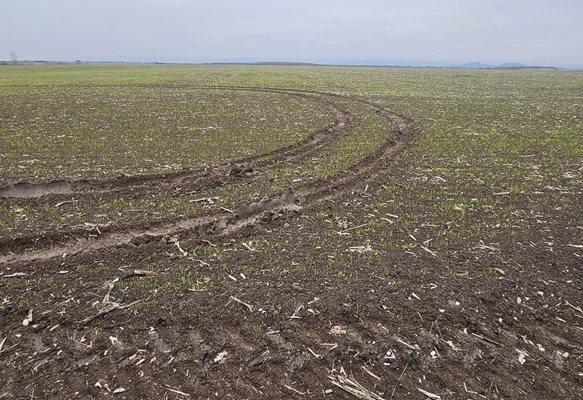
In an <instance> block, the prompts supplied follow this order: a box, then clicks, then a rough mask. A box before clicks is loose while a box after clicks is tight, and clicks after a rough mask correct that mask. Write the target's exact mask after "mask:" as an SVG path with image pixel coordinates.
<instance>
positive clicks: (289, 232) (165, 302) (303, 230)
mask: <svg viewBox="0 0 583 400" xmlns="http://www.w3.org/2000/svg"><path fill="white" fill-rule="evenodd" d="M239 89H240V90H251V89H245V88H239ZM253 90H257V89H253ZM263 90H271V91H276V90H278V89H263ZM286 92H288V93H292V94H293V95H297V96H318V95H319V94H318V93H304V92H300V91H289V90H288V91H286ZM320 95H321V94H320ZM326 96H327V98H328V99H331V98H332V99H333V98H335V97H337V98H341V97H343V96H340V95H329V94H326ZM317 98H320V97H317ZM352 100H354V101H360V100H358V99H352ZM320 101H327V102H328V103H329V105H330V107H332V109H333V110H335V112H336V114H337V120H336V122H335V123H334V124H333V126H330V127H327V128H326V129H324V130H321V131H318V132H316V133H314V134H312V135H310V136H309V137H308V139H306V140H305V141H303V142H302V143H298V144H297V145H294V146H290V147H288V148H284V149H280V150H278V151H276V152H272V153H270V154H266V155H262V156H257V157H253V158H249V159H245V160H240V161H238V162H236V163H232V164H229V165H224V166H217V167H215V168H213V169H211V170H208V171H194V172H193V171H187V172H184V173H179V174H175V175H164V176H141V177H124V178H119V179H114V180H110V181H103V182H89V183H83V184H79V183H74V182H57V183H48V184H37V185H31V184H19V185H14V186H13V187H10V188H5V189H3V192H2V195H3V196H4V197H9V198H7V199H4V201H5V202H10V201H12V200H11V199H10V198H11V197H14V196H21V197H34V196H37V195H38V196H42V198H41V199H40V200H39V201H51V202H54V201H66V200H67V199H68V198H70V197H71V196H70V194H71V193H74V194H75V199H76V200H78V201H83V196H84V195H87V196H90V195H91V193H92V192H95V191H99V193H100V195H101V196H104V195H105V196H112V197H115V196H118V195H119V194H120V193H123V192H124V191H130V190H131V191H132V194H133V195H136V196H148V195H149V194H151V193H155V192H156V191H157V190H171V188H172V187H173V186H174V185H176V184H177V182H183V181H188V182H190V183H189V190H190V189H193V188H197V187H199V186H200V187H204V186H205V185H206V186H214V185H228V184H230V183H232V182H234V181H238V180H242V179H246V177H248V176H251V175H253V173H254V171H256V170H258V169H261V170H265V169H267V168H271V167H274V166H275V165H277V164H278V163H279V162H281V161H284V160H289V159H292V158H294V157H304V156H305V155H306V154H309V153H311V152H313V153H317V152H318V151H319V149H320V148H321V146H324V145H325V144H326V142H327V141H328V140H332V139H333V137H335V136H336V135H340V134H342V132H343V130H344V129H345V127H346V126H347V125H348V124H350V123H351V116H350V113H349V112H348V111H346V110H343V109H341V107H339V106H336V105H335V104H334V103H333V101H331V100H320ZM363 103H366V104H367V107H369V108H370V112H373V113H378V114H379V115H382V116H384V117H385V118H386V121H387V134H388V135H387V141H386V142H385V144H384V145H383V146H381V147H380V148H378V149H377V150H376V151H374V152H373V153H371V154H369V155H367V156H366V157H364V158H363V159H362V160H360V161H359V162H357V163H355V164H354V165H353V166H352V167H351V168H349V169H347V170H346V171H345V172H344V173H343V174H341V175H338V176H336V177H334V178H333V179H329V180H317V181H313V182H309V183H306V184H301V183H298V184H297V185H296V186H294V187H293V188H290V189H286V190H285V191H283V193H282V191H280V192H279V193H280V194H279V195H278V196H273V197H271V198H264V199H261V200H257V201H256V202H253V203H241V204H238V205H235V206H233V210H228V209H226V210H222V211H220V212H218V213H209V214H208V215H204V216H201V217H198V218H190V219H189V218H186V219H181V218H178V219H176V220H171V221H163V222H160V223H156V224H152V223H150V222H148V221H143V223H141V224H137V225H132V226H116V227H112V228H111V229H109V230H106V231H102V232H101V231H100V232H98V233H95V232H93V234H92V235H87V234H86V232H85V233H80V232H78V231H76V230H75V229H73V228H72V229H71V230H70V231H59V232H57V233H55V235H54V236H52V237H48V238H47V237H42V238H41V237H27V238H23V239H20V240H17V241H7V242H6V243H4V244H3V246H2V247H1V251H2V253H1V255H0V280H1V281H0V282H2V286H0V290H1V293H0V300H2V299H3V301H4V307H3V308H2V309H1V310H0V327H1V328H0V343H1V344H0V398H23V399H24V398H37V399H40V398H47V399H49V398H63V399H64V398H120V399H123V398H127V399H143V398H177V399H179V398H237V399H238V398H242V399H243V398H269V399H282V398H313V397H315V398H334V399H342V398H346V399H351V398H363V399H378V398H382V399H405V398H406V399H409V398H411V399H427V398H431V397H430V396H431V395H432V394H433V395H434V396H441V398H443V399H480V398H494V399H522V398H529V399H547V398H553V397H554V398H561V399H577V398H581V395H582V393H583V392H582V387H583V386H582V384H583V368H582V365H583V330H582V328H581V327H580V326H581V320H582V319H583V311H582V310H581V309H580V308H579V306H580V305H581V304H583V293H582V292H581V288H580V286H578V285H577V284H573V283H577V282H581V278H582V276H581V268H580V267H581V266H582V262H581V259H582V258H581V257H582V256H581V251H580V250H579V249H578V248H576V247H571V248H569V247H561V248H557V249H555V251H554V252H552V253H549V252H548V251H546V250H545V249H543V248H541V247H537V246H536V245H534V246H533V244H535V243H538V236H537V232H529V233H528V234H527V235H526V236H525V237H523V238H520V240H519V241H518V242H516V241H515V242H512V243H511V242H504V241H502V242H500V243H487V244H484V243H482V244H476V243H468V242H467V241H465V240H464V238H463V237H460V238H459V239H457V241H452V242H450V243H448V244H447V246H444V247H440V248H433V249H431V250H430V249H429V248H427V246H426V245H421V244H419V245H418V247H416V250H415V251H409V252H403V251H395V252H393V253H383V254H382V256H379V255H378V251H377V250H376V249H375V244H376V243H380V242H383V241H384V240H387V238H390V240H394V241H398V240H401V239H402V238H404V237H405V238H406V237H408V236H411V237H414V235H413V234H412V232H409V231H408V230H406V229H398V228H397V227H396V226H394V225H390V226H388V227H384V228H379V229H378V230H376V231H374V232H373V233H372V234H371V235H370V236H369V240H370V243H366V242H365V243H363V242H361V241H360V237H359V233H358V232H359V225H360V224H357V223H356V222H355V221H367V220H368V219H370V218H371V214H370V211H368V210H367V208H366V206H367V205H370V204H373V203H374V202H379V201H384V200H386V198H384V199H383V197H382V195H381V189H382V186H383V185H384V184H387V183H392V184H396V185H402V184H404V183H405V178H404V175H405V172H404V171H407V169H408V168H412V167H413V166H414V165H415V163H416V162H417V161H418V160H415V159H412V158H411V157H406V156H403V155H402V150H403V149H404V148H405V147H406V146H407V144H408V143H410V141H411V140H413V139H414V137H415V135H416V134H417V129H416V128H415V125H414V123H413V121H411V120H409V119H407V118H405V117H403V116H399V115H396V114H394V113H392V112H391V111H389V110H387V109H385V108H382V107H380V106H377V105H374V104H371V103H367V102H363ZM17 188H18V189H17ZM57 188H59V189H57ZM279 189H281V190H283V189H284V188H279ZM412 206H415V207H418V208H427V210H428V212H429V210H430V207H431V206H430V205H427V204H423V203H419V204H415V205H412ZM339 211H341V212H348V213H349V214H348V215H349V218H347V217H340V216H338V212H339ZM581 211H582V212H583V210H581ZM316 216H324V217H323V218H318V217H316ZM389 218H393V219H396V218H395V216H389ZM563 218H564V217H563V216H562V215H561V214H560V213H559V212H557V214H556V221H557V222H556V226H554V228H555V229H556V232H555V235H556V237H557V242H559V241H560V240H559V239H561V238H562V237H568V236H569V235H572V232H571V230H570V229H571V228H569V229H562V227H564V226H569V223H568V221H563V220H562V219H563ZM572 229H576V228H572ZM413 233H414V234H415V235H417V233H416V232H413ZM339 236H340V237H342V238H346V241H345V242H344V244H349V245H347V246H344V247H342V248H341V249H338V248H336V247H334V246H335V244H334V245H333V243H335V242H334V240H335V239H336V238H338V237H339ZM371 238H372V239H374V240H371ZM415 241H417V239H415ZM565 241H568V239H565ZM418 250H419V251H418ZM340 259H341V260H342V261H341V262H340V261H338V260H340ZM485 266H492V267H494V266H496V268H492V269H491V271H490V272H488V274H485V273H484V269H485ZM428 267H429V268H431V271H432V273H431V274H425V273H424V272H423V271H424V270H426V269H427V268H428ZM462 270H463V271H465V272H458V271H462ZM468 271H469V272H468ZM534 276H536V279H534V278H533V277H534ZM541 293H542V294H541ZM30 313H32V318H30V319H29V316H30V315H31V314H30ZM423 391H425V392H423ZM365 392H366V394H362V393H365ZM355 393H361V394H360V397H358V396H359V395H358V394H355ZM424 393H425V394H424ZM366 396H368V397H366ZM375 396H376V397H375ZM435 398H437V397H435Z"/></svg>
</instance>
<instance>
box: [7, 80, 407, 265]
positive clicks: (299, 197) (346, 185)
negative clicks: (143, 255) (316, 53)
mask: <svg viewBox="0 0 583 400" xmlns="http://www.w3.org/2000/svg"><path fill="white" fill-rule="evenodd" d="M231 89H233V90H247V89H245V88H231ZM260 90H265V91H270V92H273V91H277V90H279V89H277V88H267V89H260ZM258 91H259V90H258ZM287 91H289V90H287ZM298 93H303V94H305V93H308V94H314V93H317V94H324V95H329V96H331V97H337V98H341V99H346V100H351V101H356V102H358V103H361V104H363V105H365V106H366V107H367V108H369V109H371V111H373V112H376V113H378V114H379V115H382V116H383V117H384V118H385V119H386V120H387V122H389V124H388V125H389V127H390V128H389V129H388V131H389V133H390V134H389V135H388V137H387V139H386V141H385V142H384V144H383V145H382V146H381V147H379V148H378V149H377V150H375V151H373V152H372V153H369V154H368V155H367V156H366V157H364V158H363V159H361V160H360V161H359V162H357V163H356V164H353V165H352V166H351V167H349V168H348V169H346V170H345V171H343V172H342V174H338V175H337V176H335V177H332V178H329V179H327V180H319V181H318V180H317V181H313V182H309V183H307V184H303V185H297V186H295V187H293V188H290V189H288V190H287V191H286V192H285V193H284V194H283V195H282V196H279V197H275V198H271V199H263V200H261V201H259V202H256V203H251V204H241V205H239V206H238V208H236V209H235V213H234V214H231V213H227V212H218V213H215V214H213V215H209V216H203V217H197V218H185V219H181V220H178V221H173V222H164V223H159V224H156V225H155V226H153V227H150V228H144V227H143V226H137V227H133V228H129V229H128V228H127V227H126V228H125V229H124V228H122V229H121V230H116V231H112V232H107V233H104V234H103V235H101V236H98V237H97V238H93V239H86V238H83V239H78V238H76V239H72V240H68V241H66V242H64V243H60V244H57V245H54V246H52V247H50V248H37V249H28V250H26V251H24V252H20V253H17V254H15V253H11V254H5V255H0V264H6V265H7V264H15V263H27V262H34V261H43V260H48V259H51V258H54V257H60V256H63V254H67V255H76V254H82V253H89V252H94V251H98V250H103V249H108V248H114V247H119V246H128V245H131V244H134V245H139V244H142V243H148V242H150V241H153V240H160V239H162V238H164V237H166V236H169V235H177V234H182V233H185V232H189V238H190V239H193V238H197V237H200V239H201V240H202V239H205V238H208V237H224V236H228V235H232V234H234V233H235V232H237V231H239V230H241V229H242V228H244V227H247V226H250V225H254V224H255V223H256V222H257V221H259V220H262V219H265V217H266V216H268V215H270V214H273V213H286V212H295V211H299V210H300V209H301V208H302V207H306V206H309V205H310V204H313V203H315V202H317V201H319V200H322V199H326V198H330V197H333V196H335V195H337V194H339V193H343V192H346V191H347V190H348V189H350V188H351V187H353V186H355V185H356V184H357V183H359V182H362V180H364V179H366V178H370V177H372V176H374V175H375V173H376V172H377V171H378V170H379V169H380V168H382V166H383V165H385V164H386V163H388V162H390V161H392V160H393V159H394V157H395V155H397V154H398V153H399V152H400V151H401V150H402V149H403V148H404V147H405V146H406V144H407V143H408V142H409V141H410V140H411V139H412V138H413V137H414V136H415V134H416V132H417V129H416V127H415V124H414V122H413V121H412V120H410V119H408V118H406V117H403V116H401V115H399V114H396V113H393V112H392V111H390V110H388V109H386V108H384V107H381V106H379V105H376V104H374V103H371V102H369V101H366V100H361V99H357V98H354V97H351V96H345V95H340V94H329V93H320V92H302V91H298ZM338 110H340V108H338ZM340 122H343V121H340ZM345 126H346V123H344V124H343V125H340V124H339V125H338V126H337V127H336V129H337V130H338V132H335V134H339V132H341V131H342V130H343V129H344V128H345ZM324 136H326V135H324ZM312 140H314V139H312ZM323 141H325V140H323V139H322V140H320V141H319V142H323ZM319 142H316V144H318V143H319ZM290 147H291V149H289V151H288V152H287V153H286V151H282V152H281V153H286V155H287V157H289V158H292V157H295V156H296V155H303V154H301V151H302V146H301V145H297V146H293V145H292V146H290ZM317 148H319V147H314V149H316V150H317ZM281 153H280V152H278V151H276V152H275V154H277V155H279V156H281ZM294 153H295V154H294ZM263 156H265V155H259V156H257V158H260V157H263ZM289 158H286V160H288V159H289ZM264 162H265V163H267V165H269V163H273V162H274V160H273V159H271V160H270V159H269V156H268V157H267V160H266V161H264Z"/></svg>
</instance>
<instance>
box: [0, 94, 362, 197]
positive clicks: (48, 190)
mask: <svg viewBox="0 0 583 400" xmlns="http://www.w3.org/2000/svg"><path fill="white" fill-rule="evenodd" d="M75 87H79V86H75ZM80 87H88V88H95V87H102V86H96V85H92V86H80ZM120 87H126V86H123V85H121V86H120ZM127 87H147V88H151V87H157V86H151V85H128V86H127ZM163 87H164V88H171V89H180V88H188V89H193V90H224V91H246V92H258V93H277V94H283V95H288V96H292V97H297V98H303V99H307V100H310V101H313V102H316V103H320V104H323V105H326V106H327V107H328V108H329V109H330V110H331V111H332V113H333V114H334V116H335V120H334V122H333V123H332V124H330V125H329V126H327V127H325V128H322V129H318V130H317V131H315V132H313V133H311V134H310V135H308V136H307V137H306V138H304V139H303V140H301V141H299V142H297V143H293V144H291V145H288V146H285V147H281V148H277V149H275V150H272V151H269V152H266V153H262V154H256V155H252V156H248V157H244V158H241V159H238V160H235V161H233V162H229V163H223V164H219V165H217V166H214V167H212V168H209V169H204V170H197V171H181V172H175V173H165V174H154V175H147V174H145V175H134V176H128V177H122V178H116V179H107V180H102V181H90V180H79V181H64V180H58V181H52V182H47V183H36V184H35V183H28V182H19V183H16V184H13V185H9V186H6V187H3V188H0V198H5V199H8V202H9V201H10V199H21V198H38V197H42V196H46V195H72V194H74V195H76V196H80V195H84V194H104V193H111V192H115V193H116V194H118V195H121V194H123V193H131V194H132V195H135V194H136V193H135V189H136V187H138V188H139V189H140V193H139V194H140V195H141V196H144V195H147V194H150V193H159V192H160V191H161V189H162V188H171V187H175V186H177V185H180V184H181V183H182V182H186V181H194V184H196V186H197V187H198V188H200V189H204V188H208V187H211V186H213V187H215V186H222V185H223V184H226V183H229V182H232V181H236V180H238V179H240V178H241V177H243V176H244V172H245V170H247V171H257V170H260V169H263V168H268V167H272V166H274V165H276V164H278V163H279V162H280V161H281V160H286V161H289V160H292V159H295V158H297V157H299V156H302V157H304V156H306V155H309V154H312V153H314V152H316V151H317V150H318V149H319V148H321V147H322V146H324V145H325V144H326V143H327V142H329V141H330V140H332V139H333V138H334V137H336V136H338V135H340V134H341V133H342V131H343V130H344V129H345V128H346V127H347V126H348V125H349V124H350V122H351V119H352V117H351V115H350V113H349V112H348V111H346V110H344V109H343V108H342V107H339V106H338V105H336V104H335V103H334V102H332V101H329V100H326V99H324V98H322V97H321V96H326V94H324V93H305V92H298V91H293V90H289V91H288V90H281V89H276V88H273V89H263V88H243V87H228V86H225V87H219V86H213V87H206V86H205V87H203V86H188V85H171V86H163ZM241 170H243V171H241ZM241 172H243V174H241Z"/></svg>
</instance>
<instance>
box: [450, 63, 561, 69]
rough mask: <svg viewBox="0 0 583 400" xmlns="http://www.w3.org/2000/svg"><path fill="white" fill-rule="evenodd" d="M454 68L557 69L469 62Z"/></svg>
mask: <svg viewBox="0 0 583 400" xmlns="http://www.w3.org/2000/svg"><path fill="white" fill-rule="evenodd" d="M453 67H454V68H478V69H479V68H484V69H523V68H545V69H557V67H549V66H542V65H527V64H522V63H517V62H507V63H504V64H498V65H491V64H484V63H481V62H471V63H467V64H461V65H454V66H453Z"/></svg>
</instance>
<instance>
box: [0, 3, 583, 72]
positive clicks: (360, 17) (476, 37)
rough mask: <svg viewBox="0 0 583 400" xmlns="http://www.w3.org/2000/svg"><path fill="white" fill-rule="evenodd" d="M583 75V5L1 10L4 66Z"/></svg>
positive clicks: (16, 6) (19, 6)
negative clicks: (443, 68)
mask: <svg viewBox="0 0 583 400" xmlns="http://www.w3.org/2000/svg"><path fill="white" fill-rule="evenodd" d="M11 51H14V52H15V53H16V55H17V57H18V58H19V59H21V60H25V59H27V60H32V59H37V60H76V59H80V60H117V61H121V60H125V61H164V62H171V61H177V62H206V61H229V60H231V61H233V60H249V61H308V62H347V61H351V62H352V61H363V62H374V61H377V62H378V61H389V62H394V63H405V64H407V63H436V64H440V63H445V64H448V63H453V64H455V63H466V62H472V61H482V62H486V63H502V62H509V61H513V62H523V63H529V64H539V65H541V64H545V65H551V64H552V65H568V64H571V65H574V64H578V65H583V0H398V1H393V0H286V1H284V0H280V1H277V0H0V59H8V58H9V54H10V52H11Z"/></svg>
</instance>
